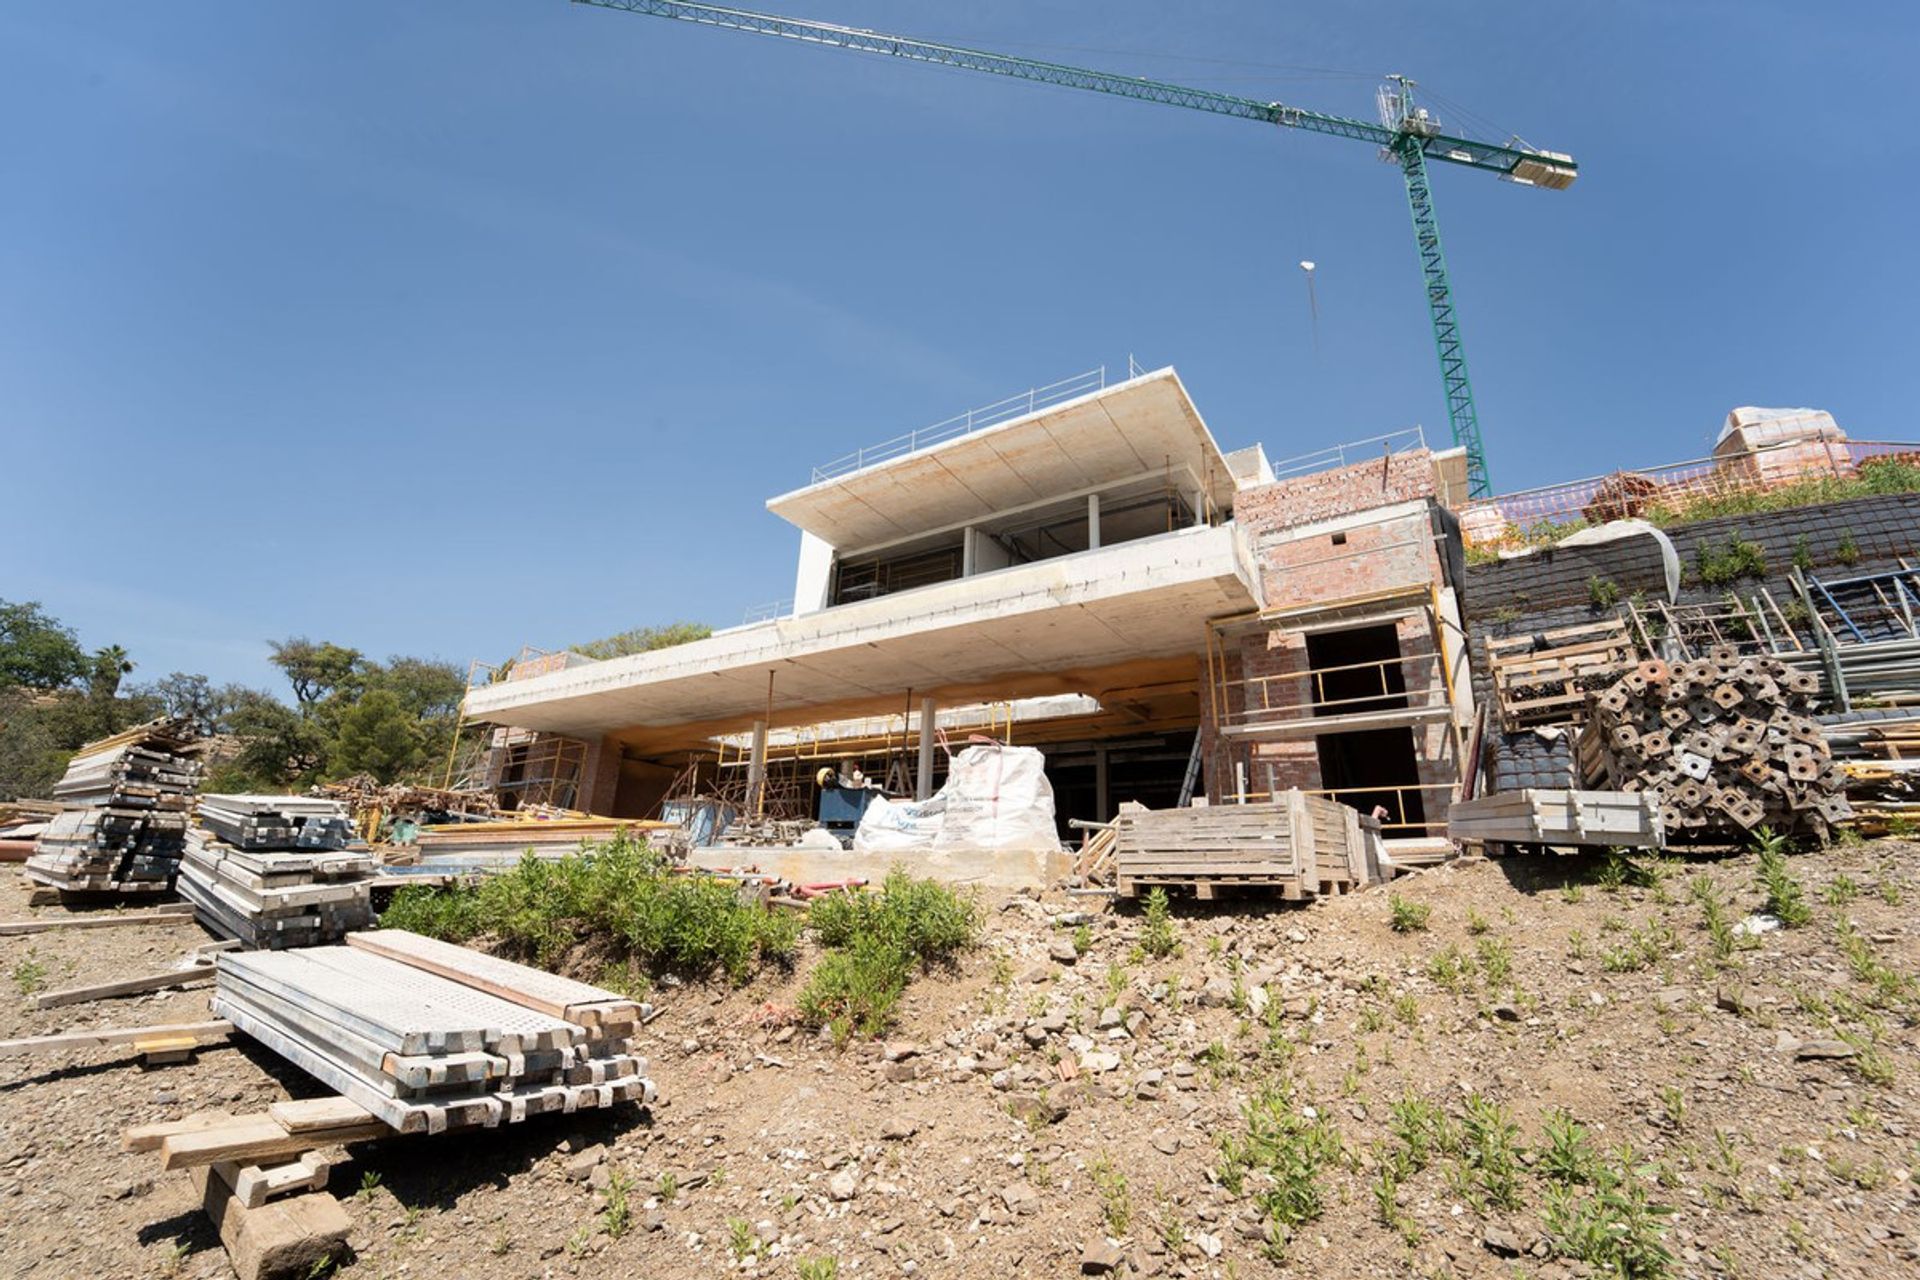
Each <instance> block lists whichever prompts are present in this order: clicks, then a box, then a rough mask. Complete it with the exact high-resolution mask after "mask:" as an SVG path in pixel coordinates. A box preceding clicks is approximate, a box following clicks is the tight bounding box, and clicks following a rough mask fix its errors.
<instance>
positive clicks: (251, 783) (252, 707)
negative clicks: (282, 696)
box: [201, 685, 328, 792]
mask: <svg viewBox="0 0 1920 1280" xmlns="http://www.w3.org/2000/svg"><path fill="white" fill-rule="evenodd" d="M226 692H227V693H228V695H229V696H230V697H231V698H232V699H233V705H232V706H231V708H230V709H228V710H225V711H224V712H222V713H221V718H220V722H219V725H218V727H219V728H220V729H221V730H222V731H223V732H226V733H230V734H232V735H233V736H234V737H235V738H238V739H239V740H240V750H239V752H238V753H237V754H236V755H235V756H234V757H233V759H232V760H230V761H229V762H228V763H226V764H225V765H222V766H221V767H219V768H218V769H216V770H215V771H214V773H213V776H212V777H211V778H209V780H208V782H207V785H206V786H204V787H202V788H201V789H202V790H204V791H211V792H221V791H280V790H284V789H287V788H292V787H302V786H305V785H307V784H308V783H311V782H313V781H315V780H316V779H317V778H319V776H320V773H321V770H322V769H323V768H325V766H326V762H327V754H328V750H327V749H328V743H327V740H326V738H325V736H324V735H323V734H322V733H321V732H320V729H319V726H317V725H316V724H314V722H313V721H312V720H310V719H309V718H307V717H306V716H303V715H301V714H300V713H299V712H297V711H295V710H294V709H293V708H292V707H289V706H287V705H286V704H285V703H283V702H280V701H278V700H276V699H274V698H271V697H268V696H267V695H266V694H264V693H261V692H259V691H258V690H254V689H235V687H234V686H231V685H229V686H227V690H226Z"/></svg>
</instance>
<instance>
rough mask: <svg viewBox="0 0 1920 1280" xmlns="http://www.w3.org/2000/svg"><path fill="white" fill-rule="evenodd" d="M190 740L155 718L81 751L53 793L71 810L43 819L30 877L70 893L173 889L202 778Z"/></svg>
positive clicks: (187, 733) (172, 723) (188, 730)
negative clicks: (190, 751)
mask: <svg viewBox="0 0 1920 1280" xmlns="http://www.w3.org/2000/svg"><path fill="white" fill-rule="evenodd" d="M193 741H194V736H193V730H192V727H191V726H190V725H188V724H187V723H186V722H185V721H180V720H155V721H152V722H150V723H148V724H143V725H138V726H136V727H135V728H132V729H128V730H126V731H125V732H124V733H118V734H115V735H114V736H112V737H110V738H103V739H101V740H100V741H98V742H91V743H88V744H87V745H86V746H84V747H82V748H81V749H80V753H79V754H78V755H76V756H74V758H73V759H72V761H70V762H69V763H68V765H67V771H66V774H65V775H64V776H63V777H62V778H61V779H60V781H59V782H58V783H56V784H55V786H54V788H53V795H54V798H55V799H56V800H59V801H60V802H62V803H63V804H66V805H71V806H75V807H73V808H69V809H67V810H65V811H63V812H61V813H59V814H57V815H55V816H54V817H53V818H51V819H50V820H49V821H48V823H47V827H46V830H44V831H43V832H41V834H40V836H39V838H38V840H37V841H36V842H35V844H34V851H33V855H32V856H31V857H29V858H28V859H27V863H26V872H27V875H28V877H29V878H30V879H32V880H34V881H36V882H38V883H40V884H44V885H48V886H50V887H52V888H55V889H59V890H61V891H62V892H67V893H77V892H78V893H84V892H105V893H122V894H159V893H165V892H166V891H167V890H168V889H170V888H171V887H172V885H173V878H174V873H175V871H176V870H177V869H178V868H179V865H180V855H181V849H182V846H183V843H184V841H185V838H186V832H187V806H188V804H189V803H190V801H191V799H192V796H193V788H194V784H195V783H196V782H197V781H198V780H199V776H200V766H199V763H198V762H197V761H196V760H194V759H193V758H192V757H191V756H190V755H188V754H185V753H186V751H187V750H188V749H190V748H191V746H192V744H193Z"/></svg>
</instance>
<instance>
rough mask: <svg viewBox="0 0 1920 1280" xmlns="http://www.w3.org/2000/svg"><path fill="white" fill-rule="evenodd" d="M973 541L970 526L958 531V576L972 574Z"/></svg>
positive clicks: (967, 576)
mask: <svg viewBox="0 0 1920 1280" xmlns="http://www.w3.org/2000/svg"><path fill="white" fill-rule="evenodd" d="M973 541H974V532H973V529H972V527H971V526H969V527H968V528H965V529H962V530H961V531H960V576H961V577H963V578H971V577H972V576H973Z"/></svg>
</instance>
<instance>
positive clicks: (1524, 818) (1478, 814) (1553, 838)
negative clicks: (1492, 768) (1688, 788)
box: [1447, 787, 1666, 849]
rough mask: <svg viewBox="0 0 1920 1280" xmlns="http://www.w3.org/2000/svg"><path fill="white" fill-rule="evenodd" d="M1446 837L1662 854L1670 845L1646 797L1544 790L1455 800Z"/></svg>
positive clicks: (1654, 806)
mask: <svg viewBox="0 0 1920 1280" xmlns="http://www.w3.org/2000/svg"><path fill="white" fill-rule="evenodd" d="M1447 834H1448V835H1449V836H1451V837H1452V838H1453V839H1455V840H1467V841H1474V842H1477V843H1483V844H1484V843H1489V842H1492V843H1499V844H1531V845H1549V846H1555V845H1601V846H1606V847H1612V846H1620V847H1622V848H1633V849H1658V848H1661V847H1662V846H1663V845H1664V844H1665V842H1666V841H1665V837H1664V835H1663V834H1662V832H1661V828H1660V806H1659V804H1658V803H1657V802H1656V801H1655V800H1654V799H1653V797H1652V796H1651V795H1649V794H1647V793H1646V792H1632V791H1567V790H1559V789H1547V788H1540V787H1526V788H1523V789H1521V790H1518V791H1499V792H1495V793H1494V794H1493V795H1490V796H1475V797H1474V798H1473V799H1471V800H1456V801H1454V802H1453V805H1452V806H1451V807H1450V808H1449V809H1448V810H1447Z"/></svg>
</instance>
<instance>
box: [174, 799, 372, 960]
mask: <svg viewBox="0 0 1920 1280" xmlns="http://www.w3.org/2000/svg"><path fill="white" fill-rule="evenodd" d="M210 799H214V800H218V801H221V802H222V803H221V804H219V805H216V806H213V807H212V809H211V811H210V812H211V814H213V815H217V817H211V818H210V817H209V810H207V809H206V808H203V810H202V813H201V816H202V819H203V820H209V821H217V822H218V823H219V829H221V830H225V831H228V832H231V833H233V834H234V836H235V837H236V838H238V839H243V840H246V841H248V844H247V846H246V847H245V848H236V847H235V846H233V845H230V844H227V843H225V842H223V841H221V840H217V839H215V838H214V837H213V835H211V834H210V833H208V832H206V831H203V830H201V829H199V828H197V827H196V828H195V829H194V830H192V831H191V832H189V833H188V834H187V844H186V855H185V862H184V865H183V866H182V868H181V872H180V880H179V886H178V887H179V890H180V896H181V897H183V898H185V899H187V900H188V901H189V902H191V903H192V904H193V906H194V911H195V914H197V915H198V916H199V918H200V922H201V923H202V924H204V925H205V926H206V927H207V928H208V929H211V930H212V931H213V932H215V933H217V934H219V935H220V936H222V937H226V938H234V939H238V940H239V941H240V942H242V943H244V944H245V945H247V946H249V947H266V948H271V949H279V948H284V947H310V946H315V945H318V944H321V943H327V942H338V941H339V940H340V939H341V938H343V937H345V936H346V934H347V933H348V932H349V931H351V930H354V929H364V928H366V927H367V926H368V925H370V924H372V923H373V895H372V890H371V882H372V878H373V872H374V861H373V858H372V856H371V855H370V854H368V853H366V852H364V851H354V850H349V849H343V848H341V847H340V846H341V845H343V844H344V843H345V841H346V822H347V819H346V813H345V811H344V810H343V809H342V808H341V806H340V805H339V804H338V803H336V802H335V801H332V800H301V799H300V798H299V797H296V796H218V797H210ZM287 801H293V802H296V804H297V805H304V806H308V807H309V811H308V812H306V813H304V814H301V815H299V816H298V817H297V819H296V817H295V816H294V814H293V812H292V810H291V809H290V807H289V806H288V805H287V804H285V803H284V802H287ZM240 802H245V803H240ZM203 803H204V802H203ZM313 806H324V807H325V809H326V810H327V812H325V813H319V812H314V811H312V810H311V807H313ZM303 840H304V841H310V842H311V847H305V848H302V847H299V842H301V841H303ZM274 842H281V843H279V844H275V843H274Z"/></svg>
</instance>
